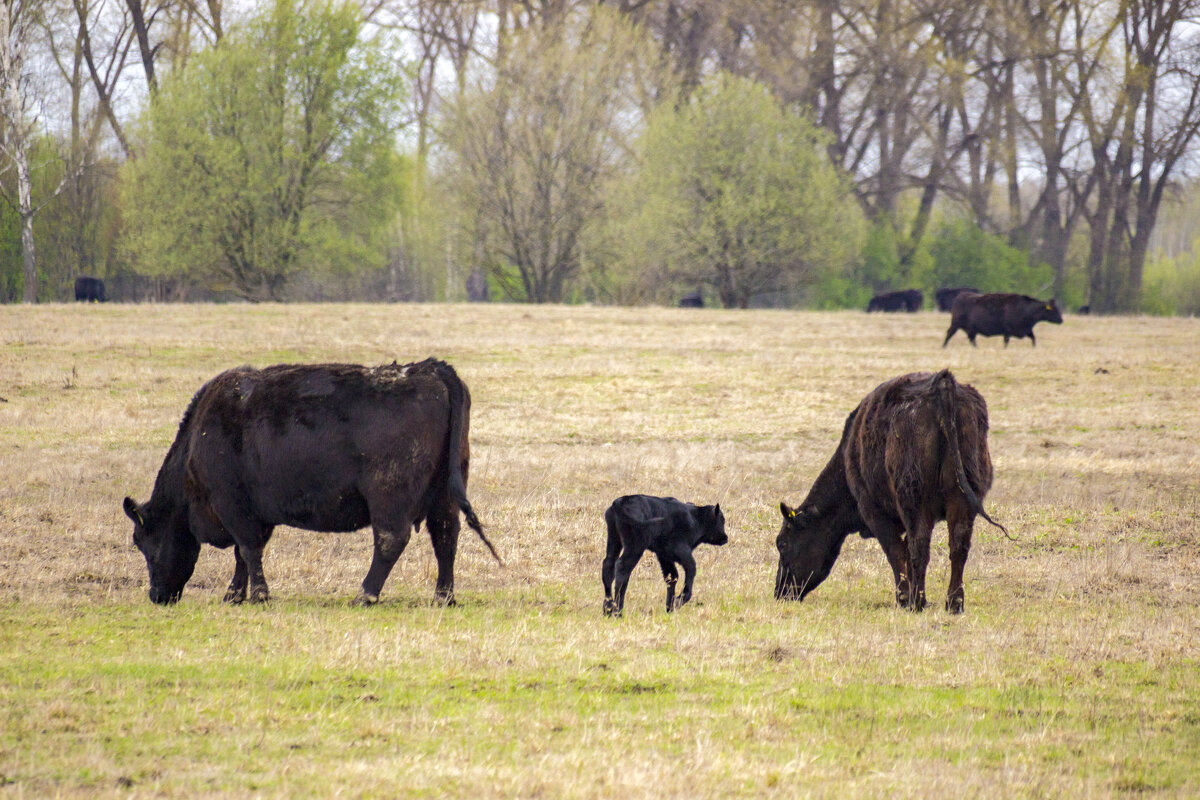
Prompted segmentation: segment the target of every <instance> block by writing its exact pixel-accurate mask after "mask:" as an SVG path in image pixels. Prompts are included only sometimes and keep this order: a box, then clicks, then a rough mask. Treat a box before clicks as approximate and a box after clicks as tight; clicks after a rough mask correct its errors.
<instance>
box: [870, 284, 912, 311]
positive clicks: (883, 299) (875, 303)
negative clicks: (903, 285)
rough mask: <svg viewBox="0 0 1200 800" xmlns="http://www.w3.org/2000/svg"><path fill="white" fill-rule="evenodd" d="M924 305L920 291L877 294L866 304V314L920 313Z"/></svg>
mask: <svg viewBox="0 0 1200 800" xmlns="http://www.w3.org/2000/svg"><path fill="white" fill-rule="evenodd" d="M924 304H925V295H923V294H921V290H920V289H905V290H904V291H900V292H888V293H887V294H877V295H875V296H874V297H872V298H871V302H870V303H867V313H870V312H872V311H910V312H912V311H920V310H921V306H922V305H924Z"/></svg>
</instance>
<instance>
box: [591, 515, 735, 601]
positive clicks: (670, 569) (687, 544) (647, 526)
mask: <svg viewBox="0 0 1200 800" xmlns="http://www.w3.org/2000/svg"><path fill="white" fill-rule="evenodd" d="M604 521H605V523H607V525H608V550H607V553H606V554H605V556H604V568H603V569H602V570H601V579H602V580H603V581H604V614H605V616H612V615H613V614H615V615H617V616H618V617H619V616H621V612H622V610H623V609H624V608H625V589H626V588H627V587H628V586H629V575H630V573H631V572H633V568H634V567H636V566H637V563H638V561H640V560H641V558H642V554H643V553H644V552H646V551H647V550H650V551H651V552H652V553H654V555H656V556H658V564H659V566H660V567H662V574H663V580H665V581H666V582H667V611H668V612H670V611H673V610H674V609H675V608H677V607H679V606H681V605H683V604H684V603H686V602H687V601H688V600H691V599H692V581H693V580H694V579H695V577H696V559H694V558H693V557H692V551H693V550H695V549H696V546H697V545H700V544H713V545H723V544H725V543H726V542H727V541H729V537H727V536H726V535H725V515H724V514H722V513H721V506H719V505H716V506H697V505H693V504H692V503H682V502H680V501H679V500H676V499H675V498H674V497H650V496H649V495H644V494H634V495H626V496H625V497H618V498H617V499H616V500H614V501H613V504H612V505H611V506H609V507H608V510H607V511H605V512H604ZM618 556H619V557H618ZM676 564H679V565H681V566H682V567H683V593H682V594H680V595H679V599H678V600H676V599H675V583H676V581H678V580H679V572H678V570H676V569H675V565H676ZM614 573H615V576H616V580H617V588H616V595H615V596H614V595H613V577H614Z"/></svg>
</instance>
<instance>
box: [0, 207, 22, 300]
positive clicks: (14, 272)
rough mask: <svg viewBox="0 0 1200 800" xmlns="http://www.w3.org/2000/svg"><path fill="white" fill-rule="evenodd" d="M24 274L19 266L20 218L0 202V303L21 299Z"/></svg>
mask: <svg viewBox="0 0 1200 800" xmlns="http://www.w3.org/2000/svg"><path fill="white" fill-rule="evenodd" d="M24 287H25V275H24V274H23V273H22V267H21V219H20V217H18V216H17V212H16V211H14V210H13V209H12V208H11V207H9V206H8V205H7V204H5V203H0V303H15V302H16V301H17V300H20V299H21V290H22V289H23V288H24Z"/></svg>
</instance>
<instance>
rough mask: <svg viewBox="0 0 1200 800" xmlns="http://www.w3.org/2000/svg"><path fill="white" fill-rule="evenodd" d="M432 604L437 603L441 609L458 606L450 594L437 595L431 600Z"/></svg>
mask: <svg viewBox="0 0 1200 800" xmlns="http://www.w3.org/2000/svg"><path fill="white" fill-rule="evenodd" d="M433 602H435V603H437V604H438V605H439V606H441V607H442V608H450V607H451V606H456V605H458V601H457V600H455V599H454V595H452V594H439V595H437V596H436V597H434V598H433Z"/></svg>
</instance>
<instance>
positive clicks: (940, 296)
mask: <svg viewBox="0 0 1200 800" xmlns="http://www.w3.org/2000/svg"><path fill="white" fill-rule="evenodd" d="M963 292H971V293H972V294H979V290H978V289H971V288H969V287H966V286H958V287H955V288H953V289H950V288H948V287H945V286H943V287H942V288H941V289H938V290H937V291H936V292H934V295H933V296H934V298H935V299H936V300H937V307H938V311H949V310H950V308H951V306H953V305H954V298H956V297H958V296H959V295H960V294H962V293H963Z"/></svg>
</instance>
